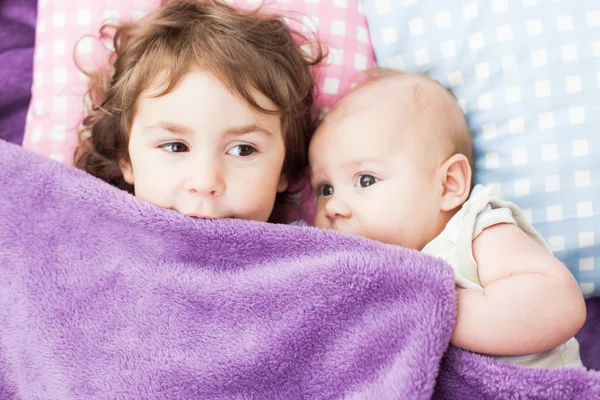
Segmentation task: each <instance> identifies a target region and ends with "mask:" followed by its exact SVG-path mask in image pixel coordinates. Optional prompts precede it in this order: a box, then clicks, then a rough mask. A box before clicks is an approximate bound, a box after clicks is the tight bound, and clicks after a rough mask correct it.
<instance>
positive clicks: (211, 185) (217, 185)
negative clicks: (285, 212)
mask: <svg viewBox="0 0 600 400" xmlns="http://www.w3.org/2000/svg"><path fill="white" fill-rule="evenodd" d="M149 92H150V93H144V94H142V96H141V99H140V100H139V102H138V111H137V114H136V116H135V118H134V121H133V126H132V131H131V135H130V139H129V156H130V163H127V164H125V165H123V166H122V171H123V176H124V177H125V179H126V181H127V182H129V183H130V184H133V185H134V189H135V195H136V196H137V197H139V198H142V199H144V200H146V201H148V202H150V203H152V204H155V205H157V206H159V207H163V208H168V209H173V210H175V211H178V212H180V213H182V214H185V215H189V216H194V217H200V218H241V219H250V220H256V221H267V220H268V218H269V217H270V215H271V212H272V210H273V206H274V202H275V196H276V194H277V192H281V191H284V190H285V189H286V187H287V181H286V180H285V178H284V177H282V174H281V171H282V167H283V162H284V158H285V146H284V141H283V135H282V132H281V124H280V118H279V116H277V115H266V114H260V113H258V112H256V111H255V110H254V109H252V108H251V107H250V106H249V105H248V104H246V102H244V101H243V100H241V99H240V98H238V97H236V96H234V95H233V94H232V93H231V92H230V91H229V90H228V89H227V88H226V87H225V86H224V85H223V84H222V83H221V82H220V81H219V80H217V79H216V78H215V77H214V76H213V75H212V74H210V73H207V72H200V71H198V72H192V73H189V74H188V75H186V76H185V77H184V79H183V81H182V82H181V84H180V85H179V86H178V87H177V88H176V89H175V90H173V91H172V92H171V93H169V94H167V95H164V96H160V97H153V93H151V90H150V91H149ZM255 98H256V99H257V101H258V103H259V104H260V105H261V106H262V107H266V108H274V105H273V104H272V103H271V102H270V101H269V100H268V99H267V98H266V97H265V96H261V95H260V94H259V93H257V95H256V97H255Z"/></svg>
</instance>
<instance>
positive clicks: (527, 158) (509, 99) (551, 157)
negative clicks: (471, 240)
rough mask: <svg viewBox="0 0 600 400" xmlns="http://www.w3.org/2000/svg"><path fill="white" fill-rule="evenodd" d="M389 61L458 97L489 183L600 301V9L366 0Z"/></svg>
mask: <svg viewBox="0 0 600 400" xmlns="http://www.w3.org/2000/svg"><path fill="white" fill-rule="evenodd" d="M364 7H365V12H366V14H367V18H368V22H369V29H370V32H371V38H372V41H373V44H374V46H375V54H376V56H377V62H378V63H379V65H380V66H383V67H393V68H398V69H401V70H405V71H408V72H422V73H426V74H427V75H429V76H431V77H432V78H434V79H436V80H437V81H439V82H440V83H441V84H443V85H444V86H446V87H448V88H450V89H451V90H452V91H453V92H454V94H455V95H456V97H457V99H458V101H459V103H460V105H461V107H462V109H463V110H464V112H465V114H466V116H467V120H468V122H469V126H470V128H471V131H472V133H473V138H474V147H475V154H476V174H475V180H476V182H477V183H486V184H496V185H499V186H500V189H501V190H502V192H503V193H504V195H505V197H506V198H507V199H508V200H511V201H514V202H516V203H517V204H518V205H520V206H521V208H523V209H524V210H525V213H526V215H527V216H528V218H529V219H530V220H531V222H532V223H533V225H534V226H535V228H536V229H537V230H538V231H539V232H540V233H541V234H542V235H543V236H544V238H545V239H546V241H547V242H548V243H549V245H550V247H551V248H552V250H553V251H554V252H555V254H556V256H557V257H558V258H560V259H561V260H562V261H563V262H564V263H565V264H566V265H567V266H568V267H569V269H570V270H571V271H572V272H573V274H574V275H575V277H576V278H577V280H578V281H579V283H580V286H581V289H582V291H583V293H584V294H585V295H586V296H594V295H600V1H599V0H568V1H566V0H453V1H447V0H364Z"/></svg>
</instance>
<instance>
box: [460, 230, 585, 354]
mask: <svg viewBox="0 0 600 400" xmlns="http://www.w3.org/2000/svg"><path fill="white" fill-rule="evenodd" d="M473 256H474V257H475V261H476V262H477V265H478V271H479V278H480V280H481V284H482V286H483V288H484V290H477V289H458V292H457V296H458V317H457V322H456V327H455V329H454V332H453V334H452V341H451V342H452V344H453V345H455V346H458V347H461V348H463V349H466V350H470V351H473V352H476V353H482V354H489V355H501V356H520V355H528V354H534V353H539V352H543V351H547V350H551V349H552V348H554V347H556V346H558V345H560V344H561V343H564V342H566V341H567V340H568V339H570V338H571V337H572V336H573V335H574V334H575V333H577V331H578V330H579V329H580V328H581V326H582V325H583V322H584V321H585V313H586V310H585V302H584V300H583V296H582V294H581V291H580V289H579V286H578V285H577V282H576V281H575V279H574V277H573V275H571V273H570V272H569V270H568V269H567V268H566V267H565V266H564V265H563V264H562V263H561V262H560V261H559V260H557V259H556V258H555V257H553V256H552V255H551V254H550V253H549V252H548V251H547V250H546V249H544V248H543V247H542V246H540V245H539V244H538V243H537V242H535V241H534V240H533V239H531V238H530V237H529V236H527V234H526V233H525V232H523V231H522V230H521V229H519V228H518V227H517V226H515V225H512V224H498V225H494V226H491V227H489V228H487V229H485V230H484V231H483V232H481V234H480V235H479V236H477V238H476V239H475V240H474V241H473Z"/></svg>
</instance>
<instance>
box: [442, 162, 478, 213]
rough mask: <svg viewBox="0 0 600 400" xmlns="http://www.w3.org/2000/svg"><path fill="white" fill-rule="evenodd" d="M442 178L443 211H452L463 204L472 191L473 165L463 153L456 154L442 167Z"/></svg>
mask: <svg viewBox="0 0 600 400" xmlns="http://www.w3.org/2000/svg"><path fill="white" fill-rule="evenodd" d="M440 172H441V178H442V187H443V191H442V201H441V210H442V211H452V210H454V209H456V208H457V207H459V206H461V205H462V204H463V203H464V202H465V201H466V200H467V199H468V198H469V193H470V191H471V166H470V164H469V160H468V159H467V157H466V156H465V155H463V154H455V155H453V156H452V157H450V158H448V159H447V160H446V161H444V163H443V164H442V166H441V167H440Z"/></svg>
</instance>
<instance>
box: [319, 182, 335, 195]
mask: <svg viewBox="0 0 600 400" xmlns="http://www.w3.org/2000/svg"><path fill="white" fill-rule="evenodd" d="M317 194H318V195H319V196H323V197H327V196H331V195H332V194H333V186H331V185H328V184H324V185H321V186H319V190H318V193H317Z"/></svg>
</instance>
